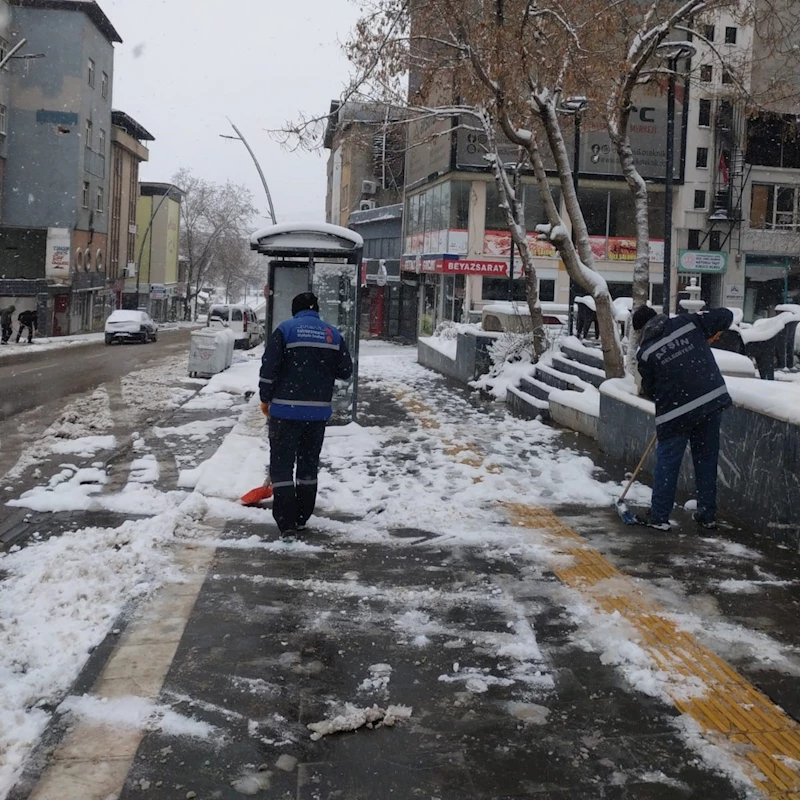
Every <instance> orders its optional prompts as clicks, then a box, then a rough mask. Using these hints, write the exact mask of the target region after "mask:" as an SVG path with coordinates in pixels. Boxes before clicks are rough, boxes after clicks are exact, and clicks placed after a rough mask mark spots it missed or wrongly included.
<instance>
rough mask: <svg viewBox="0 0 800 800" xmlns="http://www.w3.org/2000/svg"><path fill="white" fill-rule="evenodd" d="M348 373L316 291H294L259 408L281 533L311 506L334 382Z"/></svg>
mask: <svg viewBox="0 0 800 800" xmlns="http://www.w3.org/2000/svg"><path fill="white" fill-rule="evenodd" d="M352 374H353V361H352V359H351V357H350V352H349V350H348V349H347V343H346V342H345V341H344V339H343V337H342V334H341V333H340V332H339V331H338V329H337V328H335V327H334V326H333V325H329V324H328V323H327V322H324V321H323V320H322V319H320V316H319V302H318V301H317V298H316V296H315V295H314V294H313V293H311V292H304V293H303V294H299V295H297V297H295V298H294V300H293V301H292V319H290V320H287V321H286V322H283V323H281V325H279V326H278V327H277V328H276V329H275V332H274V333H273V334H272V336H271V337H270V339H269V341H268V342H267V346H266V348H265V350H264V357H263V359H262V361H261V378H260V381H259V389H260V396H261V411H262V412H263V413H264V415H265V416H266V417H268V418H269V449H270V453H269V471H270V478H271V480H272V489H273V492H274V495H273V497H274V500H273V505H272V515H273V516H274V517H275V522H276V523H277V524H278V529H279V530H280V532H281V535H292V534H294V533H295V531H297V530H300V529H302V528H304V527H305V524H306V522H307V521H308V518H309V517H310V516H311V514H312V513H313V512H314V504H315V502H316V499H317V473H318V471H319V455H320V451H321V450H322V443H323V440H324V439H325V426H326V425H327V422H328V420H329V419H330V416H331V414H332V413H333V409H332V407H331V399H332V397H333V387H334V382H335V380H336V379H337V378H339V379H340V380H347V379H348V378H349V377H350V376H351V375H352ZM295 466H296V468H297V475H296V476H295Z"/></svg>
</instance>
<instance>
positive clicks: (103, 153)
mask: <svg viewBox="0 0 800 800" xmlns="http://www.w3.org/2000/svg"><path fill="white" fill-rule="evenodd" d="M98 148H99V153H100V158H105V157H106V132H105V131H104V130H103V129H102V128H100V141H99V143H98Z"/></svg>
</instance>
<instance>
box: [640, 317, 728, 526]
mask: <svg viewBox="0 0 800 800" xmlns="http://www.w3.org/2000/svg"><path fill="white" fill-rule="evenodd" d="M632 321H633V329H634V330H635V331H642V339H641V344H640V346H639V350H638V352H637V361H638V365H639V374H640V375H641V377H642V394H643V395H644V396H645V397H647V398H648V399H651V400H653V401H654V402H655V405H656V436H657V439H658V443H657V447H656V467H655V474H654V476H653V500H652V503H651V506H650V513H649V515H648V516H647V518H646V519H642V518H637V522H639V523H641V524H644V525H647V526H648V527H650V528H655V529H656V530H660V531H668V530H669V527H670V526H669V515H670V513H671V512H672V508H673V506H674V504H675V492H676V489H677V485H678V474H679V473H680V469H681V462H682V461H683V454H684V452H685V451H686V445H687V444H690V445H691V450H692V463H693V464H694V474H695V487H696V489H697V511H695V512H694V514H693V515H692V518H693V519H694V521H695V522H696V523H697V524H699V525H701V526H702V527H703V528H708V529H713V528H716V527H717V524H716V514H717V462H718V460H719V435H720V434H719V431H720V423H721V421H722V412H723V411H724V410H725V409H726V408H728V406H730V405H731V398H730V395H729V394H728V389H727V387H726V385H725V380H724V379H723V377H722V374H721V373H720V371H719V367H718V366H717V362H716V360H715V359H714V354H713V352H712V351H711V347H710V345H709V342H708V340H709V339H711V338H712V337H714V336H715V335H716V334H718V333H720V332H722V331H726V330H728V328H730V326H731V324H732V323H733V313H732V312H731V311H730V310H729V309H727V308H717V309H712V310H710V311H706V312H705V313H703V314H680V315H678V316H677V317H672V318H670V317H668V316H667V315H665V314H656V312H655V311H654V310H653V309H652V308H650V307H649V306H641V307H639V308H637V309H636V311H635V312H634V313H633V320H632Z"/></svg>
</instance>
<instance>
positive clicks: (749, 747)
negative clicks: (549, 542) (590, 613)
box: [506, 504, 800, 800]
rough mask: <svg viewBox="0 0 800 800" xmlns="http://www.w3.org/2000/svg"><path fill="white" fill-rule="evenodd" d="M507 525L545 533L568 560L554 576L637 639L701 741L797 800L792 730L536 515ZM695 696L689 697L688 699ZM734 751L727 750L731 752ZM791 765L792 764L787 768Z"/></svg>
mask: <svg viewBox="0 0 800 800" xmlns="http://www.w3.org/2000/svg"><path fill="white" fill-rule="evenodd" d="M506 508H507V510H508V513H509V516H510V518H511V522H512V524H514V525H518V526H523V527H527V528H536V529H539V530H545V531H547V532H548V534H550V535H551V536H552V537H553V539H554V540H555V544H556V546H557V554H558V555H562V556H569V557H570V562H571V563H570V564H569V566H565V567H556V568H555V569H554V572H555V574H556V575H557V576H558V577H559V579H560V580H561V581H562V582H563V583H565V584H566V585H567V586H570V587H572V588H573V589H577V590H578V591H579V592H581V593H582V594H584V595H585V596H586V597H587V599H589V600H590V601H592V602H593V603H595V604H596V605H597V606H598V607H599V608H600V609H601V610H603V611H605V612H606V613H609V614H612V613H614V612H616V613H618V614H619V615H620V616H621V617H622V618H623V619H624V620H626V621H627V622H628V623H629V624H630V625H631V626H632V627H633V628H634V629H635V630H636V632H637V633H638V634H639V641H638V644H639V646H640V647H641V648H642V649H643V650H644V651H645V652H646V653H647V654H648V655H649V656H650V657H651V658H652V659H653V661H654V662H655V663H656V665H657V666H658V667H659V668H660V669H662V670H663V671H664V672H665V673H667V674H668V675H677V676H679V679H678V680H676V681H674V682H673V681H667V682H665V684H664V688H665V691H666V693H667V694H668V695H669V696H670V698H671V699H672V702H673V704H674V705H675V707H676V708H677V709H678V710H679V711H680V712H681V713H682V714H686V715H688V716H689V717H691V718H692V719H693V720H694V721H695V722H696V723H697V724H698V725H699V726H700V729H701V731H702V732H703V734H704V735H705V736H706V738H708V740H709V741H711V742H714V743H715V744H724V743H725V742H726V741H727V743H728V744H730V745H731V747H729V748H726V750H728V752H735V753H736V755H737V757H738V758H739V760H740V762H741V764H742V766H743V768H744V770H745V772H746V773H747V774H748V775H749V777H750V778H751V780H752V781H753V782H754V783H755V784H756V786H758V787H759V789H761V790H762V791H763V792H764V794H765V795H766V797H769V798H774V800H790V799H791V800H800V725H798V724H797V723H796V722H795V721H794V720H793V719H792V718H791V717H789V716H788V715H787V714H786V713H785V712H784V711H783V710H782V709H780V708H778V707H777V706H776V705H775V704H774V703H773V702H772V701H771V700H770V699H769V698H768V697H767V696H766V695H764V694H762V693H761V692H760V691H758V689H756V688H755V687H754V686H753V685H752V684H751V683H750V682H749V681H748V680H747V679H746V678H744V677H743V676H742V675H740V674H739V673H738V672H736V670H734V669H733V668H732V667H730V666H729V665H728V664H726V663H725V662H724V661H723V660H722V659H721V658H719V657H718V656H716V655H715V654H714V653H712V652H711V651H710V650H709V649H708V648H706V647H704V646H703V645H702V644H700V643H699V642H698V641H697V640H696V639H695V638H694V637H693V636H691V635H690V634H688V633H686V632H685V631H682V630H680V629H679V628H678V627H677V626H676V625H675V623H674V622H673V621H672V620H670V619H669V618H668V617H666V616H665V615H664V612H663V611H662V610H661V609H660V608H659V607H658V605H657V604H656V603H655V602H654V601H653V600H651V599H650V598H648V597H647V596H645V595H644V594H643V593H642V591H641V590H640V589H639V588H638V587H637V585H636V584H635V583H634V581H632V580H631V579H630V578H628V577H627V576H626V575H624V574H623V573H621V572H620V571H619V570H618V569H616V568H615V567H614V566H613V565H612V564H610V563H609V562H608V561H607V560H606V559H605V558H604V557H603V556H602V555H601V554H600V553H598V552H597V551H596V550H594V549H593V548H591V547H590V546H589V545H588V543H587V542H586V540H585V539H583V538H582V537H581V536H579V535H578V534H576V533H575V532H574V531H573V530H572V529H571V528H569V527H568V526H567V525H565V524H564V523H563V522H562V521H561V520H560V519H559V518H558V517H557V516H556V515H555V514H553V513H552V512H551V511H548V510H547V509H544V508H534V507H531V506H527V505H522V504H511V505H507V506H506ZM692 694H694V695H697V696H694V697H692V696H690V695H692ZM733 746H735V747H733ZM792 762H794V763H792Z"/></svg>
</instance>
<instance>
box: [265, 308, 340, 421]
mask: <svg viewBox="0 0 800 800" xmlns="http://www.w3.org/2000/svg"><path fill="white" fill-rule="evenodd" d="M352 374H353V360H352V358H351V357H350V351H349V350H348V349H347V343H346V342H345V341H344V339H343V337H342V334H341V333H340V332H339V330H338V329H337V328H335V327H334V326H333V325H329V324H328V323H327V322H324V321H323V320H322V319H320V316H319V313H318V312H316V311H300V312H298V313H297V314H295V315H294V317H292V319H290V320H287V321H286V322H283V323H281V324H280V325H279V326H278V327H277V328H276V329H275V332H274V333H273V334H272V336H271V337H270V339H269V342H267V346H266V348H265V349H264V357H263V358H262V360H261V378H260V381H259V393H260V396H261V402H262V403H269V404H270V409H269V413H270V416H272V417H275V418H276V419H297V420H327V419H329V418H330V416H331V413H332V408H331V398H332V397H333V386H334V381H335V380H336V379H337V378H338V379H340V380H347V379H348V378H349V377H350V376H351V375H352Z"/></svg>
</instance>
